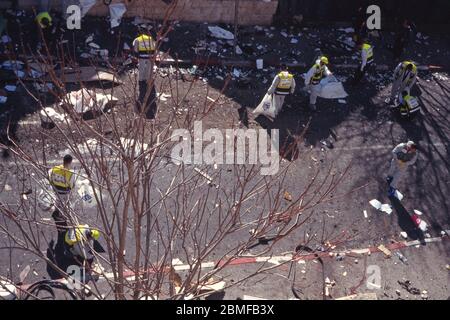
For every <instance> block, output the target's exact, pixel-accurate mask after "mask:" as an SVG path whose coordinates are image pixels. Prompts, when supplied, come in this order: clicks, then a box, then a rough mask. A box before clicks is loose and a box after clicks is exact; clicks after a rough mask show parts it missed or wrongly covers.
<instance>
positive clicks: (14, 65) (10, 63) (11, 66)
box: [2, 60, 23, 70]
mask: <svg viewBox="0 0 450 320" xmlns="http://www.w3.org/2000/svg"><path fill="white" fill-rule="evenodd" d="M2 68H3V69H5V70H22V69H23V62H22V61H18V60H6V61H3V63H2Z"/></svg>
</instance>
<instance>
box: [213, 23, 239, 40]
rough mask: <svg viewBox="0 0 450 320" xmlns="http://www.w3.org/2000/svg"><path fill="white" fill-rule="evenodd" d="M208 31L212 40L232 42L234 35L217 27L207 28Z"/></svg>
mask: <svg viewBox="0 0 450 320" xmlns="http://www.w3.org/2000/svg"><path fill="white" fill-rule="evenodd" d="M208 30H209V32H210V33H211V35H212V36H213V37H214V38H218V39H225V40H234V35H233V34H232V33H231V32H230V31H228V30H225V29H222V28H221V27H217V26H208Z"/></svg>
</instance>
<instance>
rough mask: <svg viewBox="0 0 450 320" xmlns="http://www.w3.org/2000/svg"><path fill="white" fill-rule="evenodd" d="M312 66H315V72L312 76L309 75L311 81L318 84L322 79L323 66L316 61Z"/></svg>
mask: <svg viewBox="0 0 450 320" xmlns="http://www.w3.org/2000/svg"><path fill="white" fill-rule="evenodd" d="M313 67H316V72H314V74H313V76H312V77H311V83H312V84H318V83H319V82H320V80H322V78H323V72H324V69H325V67H322V66H321V65H320V64H318V63H316V64H315V65H314V66H313Z"/></svg>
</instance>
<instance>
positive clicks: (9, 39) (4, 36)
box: [2, 34, 11, 44]
mask: <svg viewBox="0 0 450 320" xmlns="http://www.w3.org/2000/svg"><path fill="white" fill-rule="evenodd" d="M10 42H11V37H10V36H8V35H6V34H5V35H3V36H2V43H4V44H6V43H10Z"/></svg>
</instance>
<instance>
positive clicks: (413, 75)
mask: <svg viewBox="0 0 450 320" xmlns="http://www.w3.org/2000/svg"><path fill="white" fill-rule="evenodd" d="M416 80H417V66H416V65H415V63H414V62H412V61H403V62H400V63H399V64H398V65H397V67H396V68H395V70H394V82H393V83H392V89H391V96H390V98H388V99H386V103H388V104H389V103H391V102H393V103H394V104H395V100H396V99H397V97H398V95H399V94H400V93H401V92H403V91H407V92H408V94H409V93H410V92H411V88H412V87H413V86H414V84H415V83H416Z"/></svg>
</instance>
